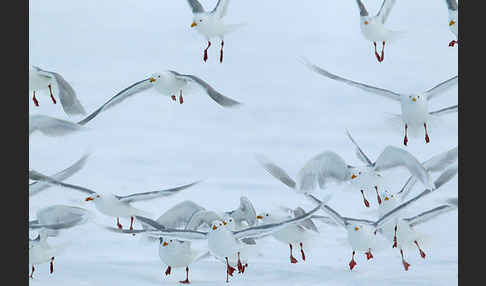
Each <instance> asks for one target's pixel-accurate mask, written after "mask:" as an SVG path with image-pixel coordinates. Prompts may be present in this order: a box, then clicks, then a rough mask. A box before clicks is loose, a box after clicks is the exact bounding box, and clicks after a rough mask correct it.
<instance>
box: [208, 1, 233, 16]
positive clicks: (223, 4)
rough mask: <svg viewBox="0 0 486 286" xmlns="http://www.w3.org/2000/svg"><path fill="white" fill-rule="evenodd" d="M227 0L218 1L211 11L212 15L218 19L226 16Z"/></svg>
mask: <svg viewBox="0 0 486 286" xmlns="http://www.w3.org/2000/svg"><path fill="white" fill-rule="evenodd" d="M228 4H229V0H218V3H217V4H216V7H214V9H213V10H212V11H211V13H212V14H215V15H218V16H219V18H223V17H224V16H226V13H227V12H228Z"/></svg>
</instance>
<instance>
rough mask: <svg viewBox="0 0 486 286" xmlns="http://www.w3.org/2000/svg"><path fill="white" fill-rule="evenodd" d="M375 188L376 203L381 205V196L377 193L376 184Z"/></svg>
mask: <svg viewBox="0 0 486 286" xmlns="http://www.w3.org/2000/svg"><path fill="white" fill-rule="evenodd" d="M375 190H376V198H377V199H378V204H379V205H381V197H380V194H378V186H375Z"/></svg>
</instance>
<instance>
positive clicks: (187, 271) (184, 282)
mask: <svg viewBox="0 0 486 286" xmlns="http://www.w3.org/2000/svg"><path fill="white" fill-rule="evenodd" d="M179 283H182V284H191V282H189V266H186V280H184V281H179Z"/></svg>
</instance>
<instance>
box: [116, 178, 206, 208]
mask: <svg viewBox="0 0 486 286" xmlns="http://www.w3.org/2000/svg"><path fill="white" fill-rule="evenodd" d="M200 182H201V181H197V182H194V183H190V184H187V185H184V186H180V187H175V188H170V189H165V190H161V191H153V192H145V193H136V194H131V195H128V196H115V197H116V198H117V199H119V200H120V201H122V202H126V203H131V202H139V201H145V200H151V199H155V198H159V197H168V196H172V195H175V194H177V193H178V192H180V191H182V190H184V189H187V188H189V187H192V186H194V185H196V184H198V183H200Z"/></svg>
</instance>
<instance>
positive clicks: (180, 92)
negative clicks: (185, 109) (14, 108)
mask: <svg viewBox="0 0 486 286" xmlns="http://www.w3.org/2000/svg"><path fill="white" fill-rule="evenodd" d="M179 103H180V104H183V103H184V98H182V89H181V90H180V91H179Z"/></svg>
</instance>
